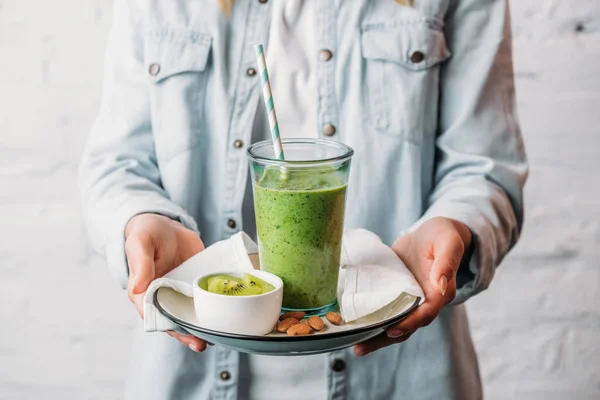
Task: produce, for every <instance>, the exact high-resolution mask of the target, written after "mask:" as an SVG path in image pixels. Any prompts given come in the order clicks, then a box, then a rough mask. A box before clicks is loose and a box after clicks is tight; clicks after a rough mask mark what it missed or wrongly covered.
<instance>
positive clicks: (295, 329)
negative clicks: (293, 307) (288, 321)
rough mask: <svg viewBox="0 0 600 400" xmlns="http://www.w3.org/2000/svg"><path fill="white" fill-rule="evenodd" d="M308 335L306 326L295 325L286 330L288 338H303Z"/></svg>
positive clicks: (308, 330)
mask: <svg viewBox="0 0 600 400" xmlns="http://www.w3.org/2000/svg"><path fill="white" fill-rule="evenodd" d="M309 333H310V326H308V325H306V324H296V325H292V326H290V327H289V328H288V330H287V334H288V335H289V336H304V335H308V334H309Z"/></svg>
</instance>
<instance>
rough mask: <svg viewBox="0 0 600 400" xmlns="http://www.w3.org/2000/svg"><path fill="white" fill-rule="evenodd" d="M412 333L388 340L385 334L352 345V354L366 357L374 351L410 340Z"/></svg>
mask: <svg viewBox="0 0 600 400" xmlns="http://www.w3.org/2000/svg"><path fill="white" fill-rule="evenodd" d="M413 333H414V332H407V333H406V334H405V335H403V336H401V337H398V338H389V337H387V336H386V335H385V334H383V335H379V336H376V337H374V338H373V339H369V340H367V341H366V342H362V343H359V344H356V345H354V354H356V355H357V356H359V357H360V356H366V355H367V354H369V353H372V352H374V351H376V350H379V349H382V348H384V347H387V346H390V345H392V344H397V343H402V342H404V341H406V340H408V339H409V338H410V336H411V335H412V334H413Z"/></svg>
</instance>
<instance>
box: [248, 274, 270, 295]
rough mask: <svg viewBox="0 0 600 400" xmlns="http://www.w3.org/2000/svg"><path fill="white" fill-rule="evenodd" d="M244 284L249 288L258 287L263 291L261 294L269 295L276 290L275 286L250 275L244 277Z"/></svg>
mask: <svg viewBox="0 0 600 400" xmlns="http://www.w3.org/2000/svg"><path fill="white" fill-rule="evenodd" d="M242 282H244V284H245V285H247V286H249V287H257V288H259V289H261V293H268V292H270V291H271V290H275V286H273V285H271V284H270V283H268V282H265V281H264V280H262V279H260V278H258V277H256V276H254V275H250V274H244V275H242Z"/></svg>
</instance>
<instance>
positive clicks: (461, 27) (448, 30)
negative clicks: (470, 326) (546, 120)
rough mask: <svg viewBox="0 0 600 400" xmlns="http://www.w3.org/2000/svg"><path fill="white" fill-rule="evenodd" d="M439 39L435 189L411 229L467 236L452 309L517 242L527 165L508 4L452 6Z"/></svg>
mask: <svg viewBox="0 0 600 400" xmlns="http://www.w3.org/2000/svg"><path fill="white" fill-rule="evenodd" d="M445 34H446V39H447V43H448V46H449V48H450V51H451V52H452V57H451V59H450V60H449V61H448V62H447V63H446V64H445V65H443V66H442V70H441V79H440V82H441V83H440V90H441V95H440V96H441V98H440V117H439V130H438V136H437V138H436V172H435V176H434V179H435V185H434V190H433V192H432V193H431V194H430V196H429V202H428V209H427V210H426V212H425V214H424V216H423V217H422V218H421V219H420V220H419V221H418V222H417V224H415V226H414V227H412V228H411V230H414V229H416V227H418V226H419V225H420V224H422V223H423V222H424V221H426V220H429V219H431V218H433V217H438V216H441V217H447V218H452V219H455V220H457V221H460V222H462V223H464V224H465V225H466V226H468V227H469V229H470V230H471V232H472V233H473V235H474V239H475V240H476V245H475V247H474V249H473V253H472V256H471V257H470V260H469V261H468V263H465V265H463V266H462V267H461V268H460V269H459V273H458V274H459V278H460V279H457V281H458V282H459V284H460V285H459V288H458V291H457V295H456V299H455V300H454V303H455V304H458V303H461V302H463V301H465V300H466V299H468V298H469V297H470V296H473V295H475V294H477V293H478V292H480V291H482V290H484V289H485V288H487V287H488V285H489V284H490V282H491V280H492V277H493V276H494V271H495V268H496V266H497V265H498V264H499V263H500V262H501V261H502V258H503V257H504V256H505V255H506V253H507V252H508V251H509V250H510V249H511V248H512V247H513V246H514V244H515V243H516V241H517V239H518V237H519V233H520V230H521V226H522V223H523V193H522V191H523V185H524V184H525V180H526V177H527V172H528V167H527V162H526V155H525V150H524V147H523V141H522V137H521V132H520V129H519V125H518V122H517V115H516V108H515V92H514V80H513V67H512V49H511V32H510V21H509V11H508V4H507V1H505V0H462V1H452V2H451V3H450V9H449V12H448V14H447V18H446V21H445Z"/></svg>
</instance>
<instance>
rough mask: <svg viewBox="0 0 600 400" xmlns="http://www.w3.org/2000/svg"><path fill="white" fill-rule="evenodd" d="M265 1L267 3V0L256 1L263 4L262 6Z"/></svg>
mask: <svg viewBox="0 0 600 400" xmlns="http://www.w3.org/2000/svg"><path fill="white" fill-rule="evenodd" d="M267 1H269V0H258V2H259V3H263V4H265V3H266V2H267Z"/></svg>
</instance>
